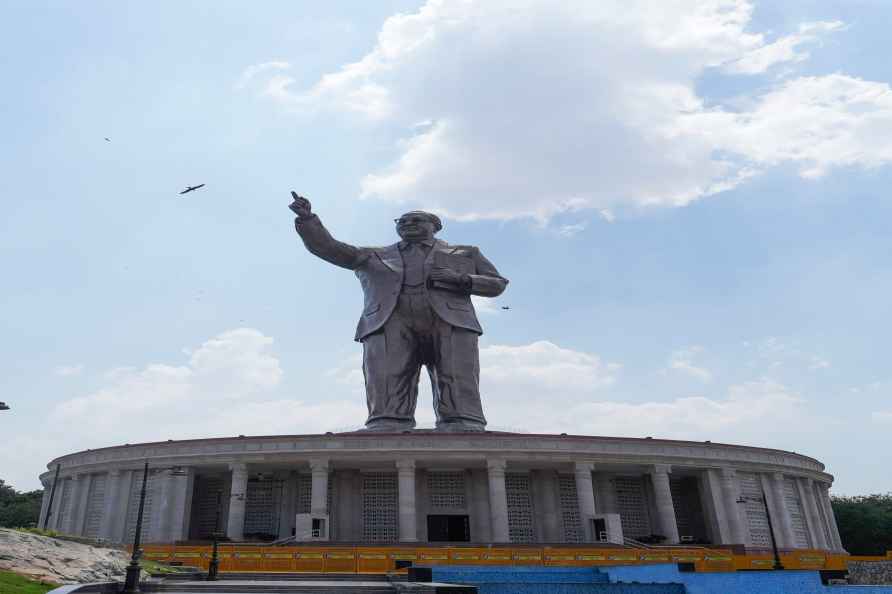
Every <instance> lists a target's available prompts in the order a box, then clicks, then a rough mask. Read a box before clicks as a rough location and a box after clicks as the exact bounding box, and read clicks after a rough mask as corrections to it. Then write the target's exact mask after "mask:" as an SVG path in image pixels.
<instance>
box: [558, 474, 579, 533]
mask: <svg viewBox="0 0 892 594" xmlns="http://www.w3.org/2000/svg"><path fill="white" fill-rule="evenodd" d="M558 495H559V498H560V504H561V524H562V526H563V529H564V542H582V540H583V538H582V521H581V519H580V516H579V497H578V496H577V494H576V477H574V476H568V475H565V474H562V475H560V476H558Z"/></svg>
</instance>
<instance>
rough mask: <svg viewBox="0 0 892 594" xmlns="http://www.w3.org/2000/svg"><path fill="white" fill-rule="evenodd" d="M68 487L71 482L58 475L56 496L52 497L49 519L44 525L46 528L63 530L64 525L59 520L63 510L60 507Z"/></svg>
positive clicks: (57, 530)
mask: <svg viewBox="0 0 892 594" xmlns="http://www.w3.org/2000/svg"><path fill="white" fill-rule="evenodd" d="M70 488H71V482H70V481H66V480H65V479H64V478H62V477H61V476H60V477H59V484H58V485H56V496H55V497H54V498H53V506H52V508H51V509H50V512H51V514H50V521H49V523H47V525H46V527H47V529H48V530H55V531H56V532H64V530H65V526H63V525H62V522H60V521H59V520H60V519H61V518H62V514H63V513H64V510H63V509H62V500H63V499H64V498H65V491H66V490H67V489H70Z"/></svg>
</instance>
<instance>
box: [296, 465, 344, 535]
mask: <svg viewBox="0 0 892 594" xmlns="http://www.w3.org/2000/svg"><path fill="white" fill-rule="evenodd" d="M333 489H334V475H333V474H329V475H328V492H327V493H326V494H325V506H326V508H327V511H328V513H329V515H331V514H332V508H331V497H332V492H333ZM295 498H296V499H295V505H294V509H295V513H298V514H308V513H310V512H311V511H312V507H313V475H311V474H299V475H297V493H295ZM330 525H332V526H333V525H334V521H333V520H332V521H330Z"/></svg>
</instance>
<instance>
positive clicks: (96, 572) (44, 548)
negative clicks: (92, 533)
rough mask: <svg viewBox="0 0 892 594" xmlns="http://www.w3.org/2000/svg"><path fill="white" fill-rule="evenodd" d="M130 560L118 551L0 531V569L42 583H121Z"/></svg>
mask: <svg viewBox="0 0 892 594" xmlns="http://www.w3.org/2000/svg"><path fill="white" fill-rule="evenodd" d="M129 560H130V556H129V555H128V554H127V553H126V552H125V551H122V550H120V549H108V548H103V547H93V546H90V545H86V544H81V543H77V542H70V541H66V540H60V539H58V538H49V537H46V536H39V535H37V534H30V533H28V532H19V531H18V530H8V529H6V528H0V569H2V570H7V571H14V572H15V573H18V574H21V575H25V576H28V577H31V578H33V579H36V580H41V581H44V582H52V583H57V584H74V583H86V582H108V581H123V579H124V570H125V568H126V567H127V563H128V562H129Z"/></svg>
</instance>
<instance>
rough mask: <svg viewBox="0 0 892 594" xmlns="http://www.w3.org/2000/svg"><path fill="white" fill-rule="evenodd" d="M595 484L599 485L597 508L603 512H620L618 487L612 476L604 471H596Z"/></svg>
mask: <svg viewBox="0 0 892 594" xmlns="http://www.w3.org/2000/svg"><path fill="white" fill-rule="evenodd" d="M595 486H596V487H597V493H598V495H597V498H596V501H597V506H596V509H597V510H598V512H599V513H602V514H615V513H619V511H618V509H617V506H616V489H615V488H614V484H613V481H612V480H611V478H610V477H609V476H608V475H607V474H605V473H603V472H596V473H595Z"/></svg>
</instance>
